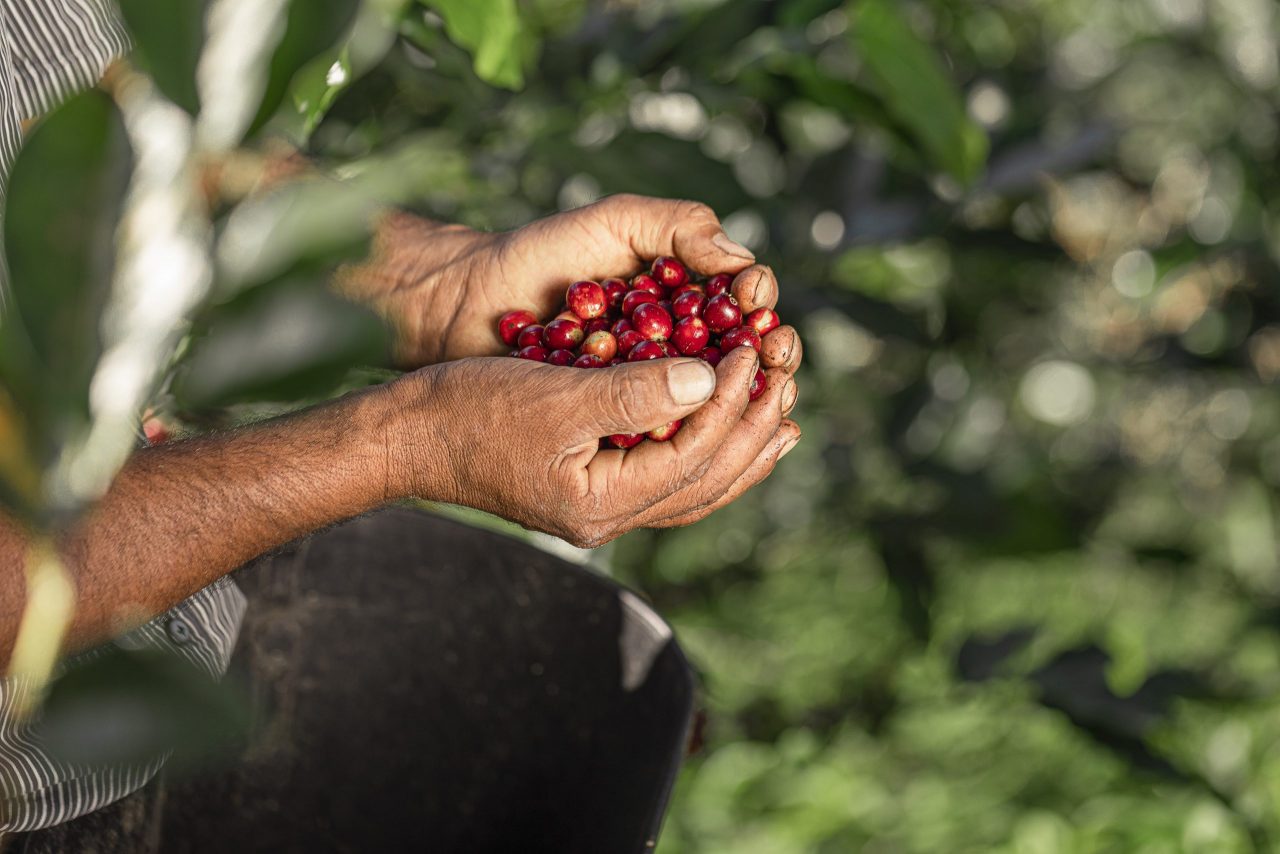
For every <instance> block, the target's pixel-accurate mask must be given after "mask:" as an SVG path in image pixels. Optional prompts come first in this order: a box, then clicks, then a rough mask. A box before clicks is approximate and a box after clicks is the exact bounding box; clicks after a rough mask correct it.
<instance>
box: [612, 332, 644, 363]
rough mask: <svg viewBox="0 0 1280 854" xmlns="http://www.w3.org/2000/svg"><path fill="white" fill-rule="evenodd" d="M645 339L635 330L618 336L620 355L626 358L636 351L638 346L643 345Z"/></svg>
mask: <svg viewBox="0 0 1280 854" xmlns="http://www.w3.org/2000/svg"><path fill="white" fill-rule="evenodd" d="M644 340H645V337H644V336H643V335H641V334H640V333H639V332H636V331H635V330H634V329H628V330H627V331H626V332H624V333H622V334H621V335H619V336H618V355H619V356H623V357H626V356H628V355H630V353H631V351H632V350H633V349H635V346H636V345H637V344H640V343H642V342H643V341H644Z"/></svg>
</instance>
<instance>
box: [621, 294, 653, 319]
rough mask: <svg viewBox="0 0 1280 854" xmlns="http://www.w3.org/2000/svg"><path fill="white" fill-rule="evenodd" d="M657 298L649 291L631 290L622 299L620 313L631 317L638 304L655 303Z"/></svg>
mask: <svg viewBox="0 0 1280 854" xmlns="http://www.w3.org/2000/svg"><path fill="white" fill-rule="evenodd" d="M657 302H658V298H657V297H656V296H654V295H653V294H652V293H650V292H649V291H631V292H630V293H628V294H627V295H626V296H625V297H624V298H623V300H622V313H623V314H625V315H626V316H627V317H631V315H632V314H634V313H635V310H636V308H637V307H638V306H642V305H648V304H651V303H652V304H656V303H657Z"/></svg>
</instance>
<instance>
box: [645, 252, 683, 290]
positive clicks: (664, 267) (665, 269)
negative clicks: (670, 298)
mask: <svg viewBox="0 0 1280 854" xmlns="http://www.w3.org/2000/svg"><path fill="white" fill-rule="evenodd" d="M651 272H652V273H653V277H654V278H655V279H657V280H658V281H659V282H661V283H662V284H663V285H664V286H665V287H668V288H678V287H680V286H681V285H683V284H684V283H685V282H687V281H689V271H688V270H686V269H685V268H684V265H683V264H681V263H680V262H679V261H677V260H676V259H674V258H670V257H667V256H665V255H664V256H662V257H661V258H658V259H657V260H656V261H654V262H653V268H652V270H651Z"/></svg>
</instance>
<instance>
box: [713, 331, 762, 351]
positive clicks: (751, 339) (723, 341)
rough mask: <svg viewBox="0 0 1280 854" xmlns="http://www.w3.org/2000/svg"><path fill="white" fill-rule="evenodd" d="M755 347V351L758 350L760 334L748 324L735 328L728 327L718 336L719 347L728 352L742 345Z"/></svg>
mask: <svg viewBox="0 0 1280 854" xmlns="http://www.w3.org/2000/svg"><path fill="white" fill-rule="evenodd" d="M744 344H745V345H746V346H748V347H753V348H755V351H756V352H757V353H759V352H760V334H759V333H758V332H756V331H755V330H754V329H752V328H751V327H750V326H739V327H738V328H737V329H730V330H729V331H728V332H726V333H725V334H723V335H721V336H720V349H721V350H724V351H725V352H728V351H730V350H732V349H733V348H734V347H741V346H743V345H744Z"/></svg>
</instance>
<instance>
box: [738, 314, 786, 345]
mask: <svg viewBox="0 0 1280 854" xmlns="http://www.w3.org/2000/svg"><path fill="white" fill-rule="evenodd" d="M778 323H779V320H778V313H777V312H775V311H774V310H773V309H771V308H757V309H756V310H755V311H753V312H751V313H750V314H748V315H747V316H746V317H744V318H743V319H742V324H743V325H744V326H750V327H751V328H752V329H754V330H755V331H756V334H758V335H759V336H760V337H761V338H763V337H764V336H766V335H768V334H769V333H770V332H772V331H773V330H775V329H777V328H778Z"/></svg>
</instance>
